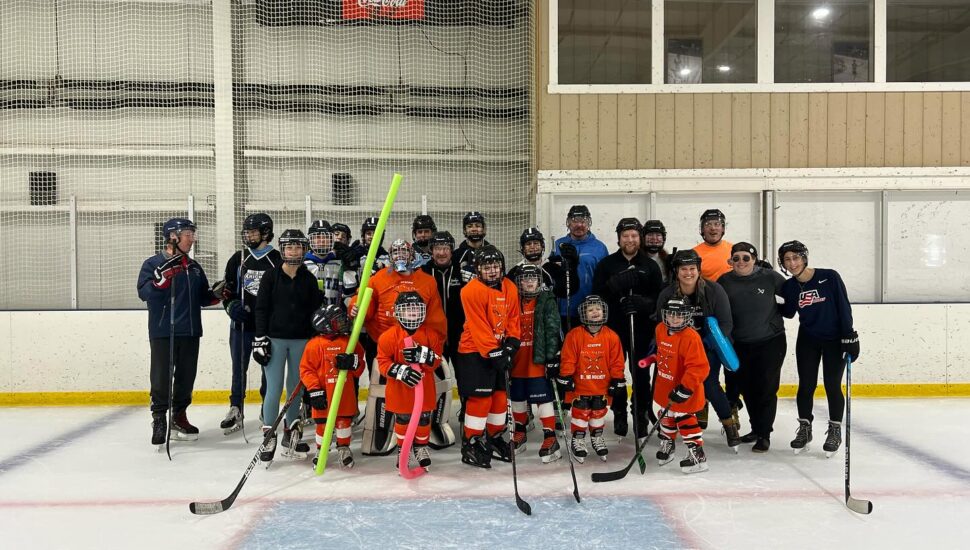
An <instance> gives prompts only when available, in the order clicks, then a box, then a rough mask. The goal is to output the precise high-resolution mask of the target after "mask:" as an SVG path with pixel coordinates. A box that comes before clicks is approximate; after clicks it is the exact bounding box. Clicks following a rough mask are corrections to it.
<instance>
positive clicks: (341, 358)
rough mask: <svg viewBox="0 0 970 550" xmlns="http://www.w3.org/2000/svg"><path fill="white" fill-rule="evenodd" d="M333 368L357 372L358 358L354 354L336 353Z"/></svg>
mask: <svg viewBox="0 0 970 550" xmlns="http://www.w3.org/2000/svg"><path fill="white" fill-rule="evenodd" d="M334 366H336V367H337V370H357V367H359V366H360V358H359V357H357V354H356V353H338V354H337V355H336V357H335V358H334Z"/></svg>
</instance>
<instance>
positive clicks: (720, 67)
mask: <svg viewBox="0 0 970 550" xmlns="http://www.w3.org/2000/svg"><path fill="white" fill-rule="evenodd" d="M717 70H719V71H721V72H722V73H729V72H731V67H730V66H728V65H718V66H717Z"/></svg>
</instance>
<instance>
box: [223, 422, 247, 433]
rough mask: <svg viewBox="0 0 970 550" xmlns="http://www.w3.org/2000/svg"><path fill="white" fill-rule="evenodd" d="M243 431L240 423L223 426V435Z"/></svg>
mask: <svg viewBox="0 0 970 550" xmlns="http://www.w3.org/2000/svg"><path fill="white" fill-rule="evenodd" d="M241 431H242V426H241V425H240V424H236V425H235V426H233V427H231V428H223V430H222V435H232V434H234V433H236V432H241Z"/></svg>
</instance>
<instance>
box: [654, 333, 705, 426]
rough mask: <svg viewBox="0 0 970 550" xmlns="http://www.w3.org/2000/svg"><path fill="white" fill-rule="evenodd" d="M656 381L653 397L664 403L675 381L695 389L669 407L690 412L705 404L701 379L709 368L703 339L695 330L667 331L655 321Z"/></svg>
mask: <svg viewBox="0 0 970 550" xmlns="http://www.w3.org/2000/svg"><path fill="white" fill-rule="evenodd" d="M656 337H657V381H656V382H655V383H654V386H653V400H654V401H655V402H656V403H657V404H658V405H660V406H661V407H666V406H667V402H668V401H669V397H668V396H669V395H670V392H671V390H673V389H674V388H676V387H677V385H678V384H681V385H683V386H684V387H685V388H687V389H689V390H691V391H692V392H694V393H693V394H692V395H691V396H690V398H689V399H688V400H687V401H685V402H683V403H674V404H673V405H671V407H670V410H672V411H674V412H680V413H693V412H697V411H699V410H701V409H702V408H704V401H705V397H704V380H705V379H706V378H707V373H708V372H709V371H710V365H708V363H707V353H705V352H704V343H703V342H701V337H700V335H699V334H697V331H696V330H694V329H693V328H691V327H687V328H685V329H684V330H681V331H680V332H675V333H673V334H667V325H665V324H663V323H660V324H658V325H657V330H656Z"/></svg>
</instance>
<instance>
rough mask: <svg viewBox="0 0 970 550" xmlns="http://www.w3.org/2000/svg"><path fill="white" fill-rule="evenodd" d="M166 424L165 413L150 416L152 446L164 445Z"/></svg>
mask: <svg viewBox="0 0 970 550" xmlns="http://www.w3.org/2000/svg"><path fill="white" fill-rule="evenodd" d="M166 424H167V421H166V419H165V413H162V414H153V415H152V445H164V444H165V431H166V430H167V429H168V426H166Z"/></svg>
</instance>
